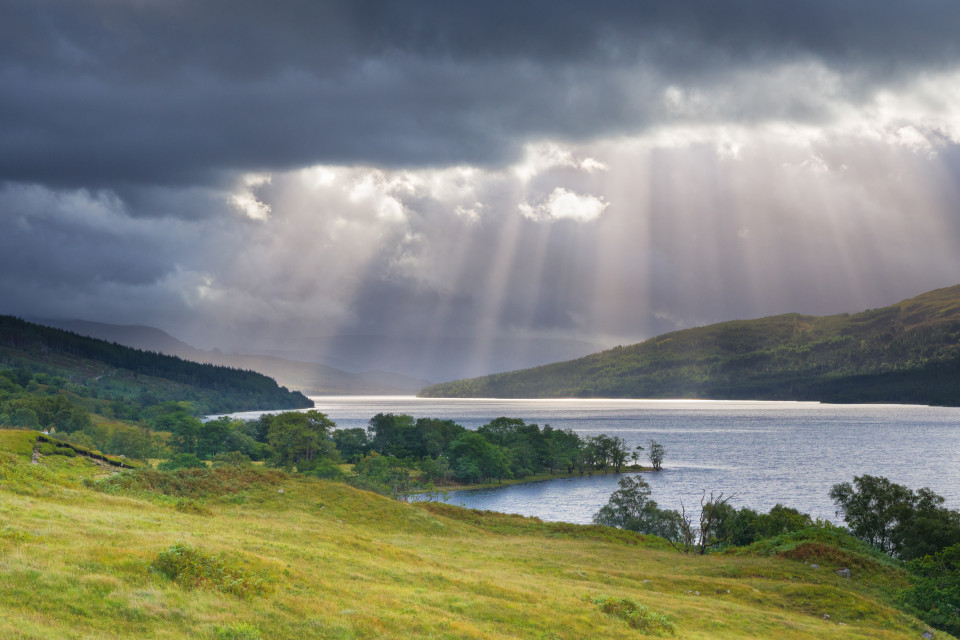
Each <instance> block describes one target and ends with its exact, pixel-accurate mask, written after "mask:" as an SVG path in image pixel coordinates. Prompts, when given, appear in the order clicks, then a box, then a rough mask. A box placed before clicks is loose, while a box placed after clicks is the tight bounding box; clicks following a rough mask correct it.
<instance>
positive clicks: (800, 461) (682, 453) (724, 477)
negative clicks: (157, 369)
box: [238, 396, 960, 523]
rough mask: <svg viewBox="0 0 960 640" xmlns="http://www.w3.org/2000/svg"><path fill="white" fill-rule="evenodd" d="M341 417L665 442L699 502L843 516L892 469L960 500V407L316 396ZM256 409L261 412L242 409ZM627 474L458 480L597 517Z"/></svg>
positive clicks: (518, 507) (664, 478)
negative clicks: (724, 500) (855, 489)
mask: <svg viewBox="0 0 960 640" xmlns="http://www.w3.org/2000/svg"><path fill="white" fill-rule="evenodd" d="M313 400H314V401H315V402H316V404H317V409H319V410H320V411H323V412H324V413H326V414H327V415H329V417H330V418H331V419H332V420H334V421H335V422H336V423H337V425H338V426H339V427H341V428H349V427H366V425H367V421H368V420H369V419H370V418H371V417H372V416H373V415H375V414H377V413H380V412H383V413H391V412H392V413H409V414H412V415H413V416H415V417H418V418H419V417H432V418H449V419H453V420H456V421H457V422H459V423H460V424H462V425H464V426H465V427H468V428H476V427H478V426H480V425H482V424H485V423H486V422H489V421H490V420H491V419H493V418H496V417H498V416H509V417H513V418H522V419H524V420H525V421H527V422H532V423H537V424H539V425H541V426H543V425H544V424H550V425H551V426H553V427H554V428H559V429H566V428H570V429H573V430H574V431H576V432H578V433H580V434H582V435H594V434H597V433H606V434H609V435H616V436H620V437H622V438H624V439H625V440H626V441H627V445H628V446H629V447H631V448H632V447H634V446H636V445H638V444H640V445H644V446H645V445H646V444H647V443H648V442H649V441H650V440H651V439H654V440H656V441H658V442H660V443H661V444H663V445H664V446H665V447H666V450H667V455H666V460H665V462H664V467H665V469H664V471H662V472H659V473H648V474H645V478H646V479H647V481H648V482H649V483H650V486H651V489H652V492H653V498H654V499H655V500H656V501H657V502H658V503H659V504H660V506H662V507H664V508H671V509H672V508H679V506H680V502H681V501H683V503H684V504H685V505H686V506H687V507H690V506H691V505H694V506H697V507H699V504H700V497H701V494H702V492H703V491H706V492H707V493H708V494H709V492H710V491H714V492H720V491H722V492H724V494H725V495H730V494H734V495H735V498H734V499H733V500H732V503H733V504H736V505H741V506H742V505H746V506H750V507H753V508H756V509H762V510H767V509H769V508H770V507H772V506H773V505H775V504H776V503H778V502H782V503H784V504H787V505H789V506H794V507H797V508H799V509H800V510H802V511H805V512H808V513H810V514H811V515H812V516H814V517H818V518H828V519H831V520H836V517H835V515H834V510H833V505H832V503H831V502H830V499H829V497H828V494H829V491H830V487H831V486H832V485H833V484H835V483H837V482H843V481H847V480H852V479H853V476H854V475H862V474H872V475H883V476H886V477H888V478H890V479H891V480H892V481H894V482H898V483H901V484H905V485H907V486H910V487H913V488H919V487H923V486H928V487H930V488H932V489H933V490H934V491H936V492H937V493H939V494H940V495H943V496H945V497H946V498H947V505H948V506H950V507H951V508H960V428H958V425H960V409H957V408H944V407H919V406H907V405H821V404H816V403H801V402H736V401H724V402H716V401H706V400H694V401H690V400H482V399H481V400H477V399H452V400H451V399H420V398H413V397H381V396H370V397H368V396H341V397H315V398H313ZM238 415H241V416H244V417H255V416H256V415H259V414H258V413H247V414H238ZM616 486H617V477H616V476H612V475H610V476H593V477H583V478H579V477H578V478H569V479H561V480H549V481H545V482H538V483H531V484H527V485H514V486H510V487H504V488H498V489H492V490H482V491H468V492H467V491H464V492H454V493H451V494H450V495H449V501H450V502H452V503H454V504H463V505H465V506H467V507H471V508H476V509H490V510H494V511H503V512H507V513H521V514H524V515H533V516H538V517H540V518H543V519H544V520H557V521H567V522H581V523H585V522H589V521H590V518H591V516H592V515H593V514H594V513H595V512H596V511H597V509H599V508H600V507H601V506H602V505H603V504H604V503H605V502H606V501H607V498H608V497H609V495H610V493H611V492H612V491H614V490H615V489H616Z"/></svg>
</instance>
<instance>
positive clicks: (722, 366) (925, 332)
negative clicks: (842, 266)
mask: <svg viewBox="0 0 960 640" xmlns="http://www.w3.org/2000/svg"><path fill="white" fill-rule="evenodd" d="M958 390H960V285H958V286H954V287H949V288H946V289H938V290H936V291H931V292H929V293H925V294H923V295H920V296H917V297H916V298H911V299H909V300H904V301H902V302H899V303H897V304H894V305H891V306H889V307H883V308H880V309H873V310H869V311H863V312H861V313H855V314H840V315H835V316H804V315H800V314H795V313H793V314H785V315H779V316H771V317H767V318H760V319H757V320H737V321H732V322H723V323H720V324H713V325H709V326H706V327H699V328H696V329H688V330H684V331H676V332H673V333H667V334H664V335H661V336H657V337H656V338H652V339H650V340H647V341H645V342H642V343H639V344H635V345H631V346H627V347H616V348H614V349H611V350H609V351H604V352H602V353H597V354H593V355H590V356H587V357H585V358H580V359H578V360H571V361H568V362H562V363H557V364H551V365H546V366H543V367H537V368H535V369H526V370H522V371H514V372H510V373H502V374H496V375H490V376H486V377H482V378H474V379H471V380H458V381H455V382H449V383H445V384H440V385H435V386H432V387H427V388H426V389H424V390H423V391H422V392H421V395H423V396H427V397H442V396H469V397H501V398H524V397H527V398H536V397H628V398H630V397H632V398H641V397H645V398H714V399H763V400H774V399H777V400H819V401H824V402H897V403H919V404H939V405H957V404H960V391H958Z"/></svg>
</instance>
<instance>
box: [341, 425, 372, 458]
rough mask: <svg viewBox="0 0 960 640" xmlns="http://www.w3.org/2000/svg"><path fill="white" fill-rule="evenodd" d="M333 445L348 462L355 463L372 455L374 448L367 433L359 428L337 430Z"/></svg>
mask: <svg viewBox="0 0 960 640" xmlns="http://www.w3.org/2000/svg"><path fill="white" fill-rule="evenodd" d="M333 443H334V445H335V446H336V447H337V451H339V452H340V455H341V456H343V458H344V459H345V460H347V461H348V462H353V463H356V462H357V461H358V460H360V459H361V458H363V457H364V456H365V455H367V454H368V453H370V450H371V448H372V447H373V443H372V442H370V438H368V437H367V432H366V431H364V430H363V429H361V428H359V427H355V428H353V429H337V430H336V431H334V432H333Z"/></svg>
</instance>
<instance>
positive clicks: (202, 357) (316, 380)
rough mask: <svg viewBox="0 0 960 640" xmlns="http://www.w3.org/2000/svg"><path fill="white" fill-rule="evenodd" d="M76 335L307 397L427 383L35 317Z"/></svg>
mask: <svg viewBox="0 0 960 640" xmlns="http://www.w3.org/2000/svg"><path fill="white" fill-rule="evenodd" d="M38 322H40V323H41V324H45V325H48V326H54V327H58V328H61V329H65V330H68V331H73V332H75V333H78V334H81V335H87V336H90V337H93V338H98V339H101V340H107V341H110V342H116V343H118V344H122V345H125V346H128V347H133V348H136V349H145V350H149V351H156V352H158V353H163V354H166V355H174V356H178V357H180V358H183V359H185V360H191V361H193V362H201V363H207V364H214V365H219V366H225V367H231V368H238V369H248V370H252V371H258V372H260V373H262V374H264V375H267V376H269V377H271V378H274V379H275V380H276V381H277V382H278V383H279V384H281V385H283V386H285V387H288V388H290V389H298V390H300V391H302V392H304V393H306V394H309V395H324V394H348V395H349V394H371V395H373V394H411V393H416V392H417V391H419V390H420V389H421V388H423V387H424V386H426V385H428V384H430V383H429V381H428V380H419V379H416V378H412V377H409V376H405V375H402V374H398V373H392V372H388V371H365V372H361V373H352V372H349V371H343V370H341V369H337V368H334V367H330V366H327V365H324V364H320V363H317V362H303V361H299V360H290V359H286V358H279V357H275V356H270V355H254V354H228V353H222V352H220V351H218V350H213V351H206V350H203V349H198V348H196V347H194V346H192V345H189V344H187V343H186V342H182V341H181V340H178V339H177V338H175V337H173V336H171V335H170V334H168V333H167V332H165V331H163V330H162V329H157V328H155V327H148V326H143V325H114V324H109V323H103V322H91V321H87V320H72V319H71V320H47V319H44V320H38Z"/></svg>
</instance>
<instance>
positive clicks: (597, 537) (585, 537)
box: [0, 431, 949, 640]
mask: <svg viewBox="0 0 960 640" xmlns="http://www.w3.org/2000/svg"><path fill="white" fill-rule="evenodd" d="M0 435H2V437H0V514H3V519H2V523H0V568H2V570H0V637H2V638H9V639H11V640H41V639H43V640H47V639H50V638H65V639H76V640H93V639H97V640H112V639H120V638H142V639H145V640H151V639H157V640H159V639H164V640H175V639H180V638H191V639H201V640H266V639H268V638H271V639H273V638H276V639H285V638H340V639H344V640H354V639H358V640H359V639H374V638H376V639H391V638H402V639H404V640H408V639H410V638H451V639H453V638H458V639H459V638H465V639H466V638H469V639H476V640H481V639H483V640H486V639H489V640H501V639H504V640H505V639H507V638H523V639H530V640H534V639H542V638H547V639H551V640H553V639H558V638H562V639H564V640H577V639H583V640H588V639H589V640H594V639H601V638H638V639H639V638H649V637H658V636H660V637H675V638H681V639H682V638H690V639H694V638H704V639H705V638H711V639H725V638H783V639H788V640H789V639H806V638H810V639H816V640H829V639H833V638H862V639H864V640H865V639H868V638H869V639H888V640H900V639H903V640H908V639H911V638H920V637H921V635H923V634H924V633H925V632H926V630H927V627H926V625H924V624H922V623H921V622H920V621H919V620H917V619H916V618H914V617H912V616H911V615H909V614H908V613H906V612H905V611H904V610H903V609H901V608H900V607H899V606H898V604H897V602H898V599H897V592H898V590H899V589H901V588H903V587H905V586H906V585H907V580H908V577H907V574H906V573H905V572H904V571H903V570H902V569H899V568H897V566H896V565H895V563H892V562H890V561H881V560H879V559H877V558H876V557H875V556H874V555H871V554H868V553H867V554H865V553H861V552H859V551H857V550H856V547H850V548H846V547H831V546H828V545H825V544H823V543H820V542H802V541H800V542H798V541H796V540H794V541H793V542H791V543H790V544H779V545H778V544H776V543H768V544H766V546H764V547H757V548H753V547H749V548H745V549H742V550H739V551H738V552H735V553H718V554H710V555H707V556H687V555H682V554H679V553H678V552H676V551H674V550H673V549H672V548H670V547H669V546H668V545H667V544H666V543H665V541H663V540H660V539H657V538H651V537H646V536H640V535H637V534H634V533H631V532H627V531H621V530H617V529H608V528H606V527H598V526H578V525H569V524H551V523H543V522H540V521H538V520H536V519H528V518H522V517H519V516H507V515H500V514H493V513H482V512H476V511H468V510H465V509H460V508H458V507H453V506H446V505H436V504H404V503H399V502H395V501H392V500H389V499H386V498H383V497H380V496H378V495H375V494H372V493H368V492H365V491H360V490H357V489H354V488H351V487H349V486H347V485H344V484H336V483H332V482H328V481H323V480H318V479H310V478H306V477H303V476H293V475H288V474H285V473H283V472H280V471H277V470H272V469H263V468H260V467H247V468H214V469H209V470H196V469H194V470H184V471H181V472H176V473H175V474H172V475H171V474H162V473H160V472H157V471H152V470H132V471H122V472H120V473H117V472H116V469H115V468H114V467H104V466H103V465H98V464H96V462H97V461H96V460H93V459H90V458H88V457H84V456H69V455H55V454H49V455H48V454H41V455H39V456H37V455H36V449H35V447H36V434H35V433H30V432H25V431H7V432H3V433H2V434H0ZM31 452H34V460H31ZM161 479H166V480H168V481H166V482H160V481H159V480H161ZM174 480H175V482H174ZM814 565H818V566H814ZM840 568H850V569H851V570H852V572H853V573H852V577H849V578H844V577H841V576H838V575H837V574H836V573H835V571H836V570H837V569H840ZM631 602H632V603H636V608H635V609H634V608H633V605H631V604H630V603H631ZM641 607H645V609H641ZM631 611H633V612H638V611H639V612H641V613H643V615H634V616H632V617H631V615H629V614H630V613H631ZM929 637H934V638H947V637H949V636H947V635H946V634H942V633H939V632H931V633H930V636H929Z"/></svg>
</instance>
